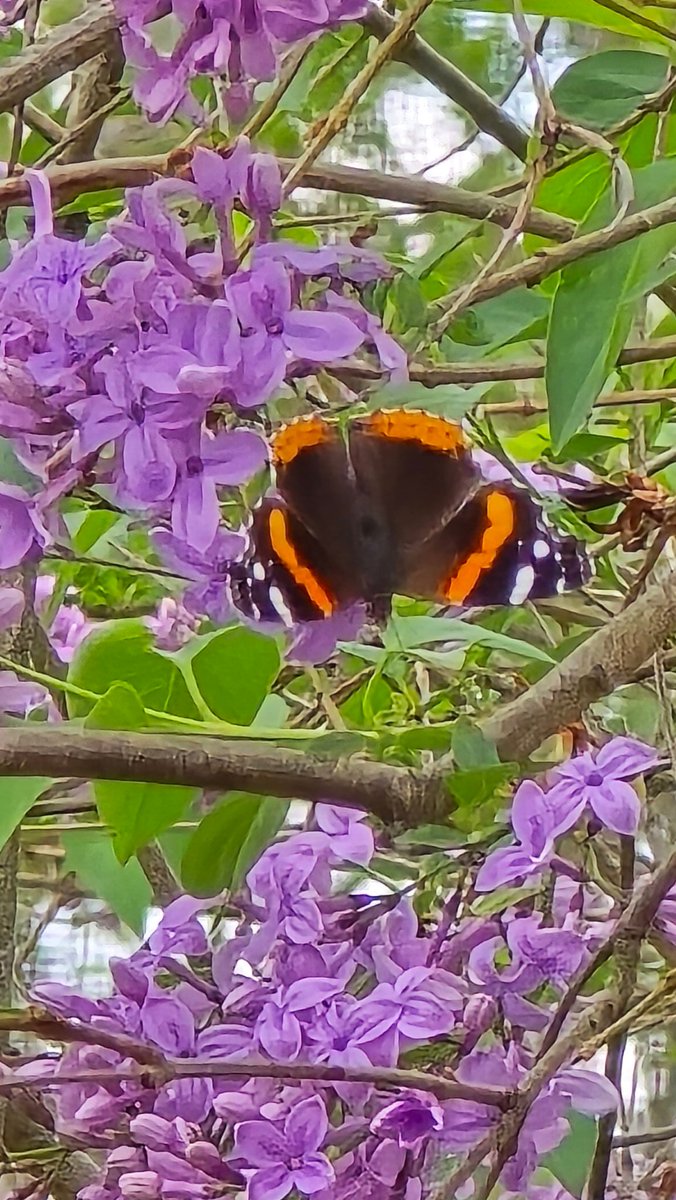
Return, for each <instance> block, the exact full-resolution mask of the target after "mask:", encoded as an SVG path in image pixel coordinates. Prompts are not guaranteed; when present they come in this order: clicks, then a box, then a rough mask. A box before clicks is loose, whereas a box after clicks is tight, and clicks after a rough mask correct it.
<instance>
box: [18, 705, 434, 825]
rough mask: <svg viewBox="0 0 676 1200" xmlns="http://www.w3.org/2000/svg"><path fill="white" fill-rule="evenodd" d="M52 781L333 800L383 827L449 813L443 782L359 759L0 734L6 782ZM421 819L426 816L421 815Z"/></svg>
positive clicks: (188, 741)
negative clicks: (115, 782) (181, 786)
mask: <svg viewBox="0 0 676 1200" xmlns="http://www.w3.org/2000/svg"><path fill="white" fill-rule="evenodd" d="M3 775H19V776H21V775H46V776H52V777H54V778H57V777H71V776H72V777H74V778H78V779H116V780H121V781H124V782H129V783H172V784H184V785H186V786H188V787H199V788H213V789H216V790H219V791H232V790H234V791H243V792H252V793H255V794H262V795H271V796H279V797H287V796H288V797H295V798H296V799H300V800H322V799H330V800H332V801H334V802H336V803H340V804H346V805H348V806H350V805H351V806H354V807H359V808H363V809H365V810H366V811H367V812H370V813H372V814H373V815H374V816H376V817H378V818H379V819H380V820H381V821H383V822H385V823H387V824H389V823H391V822H392V821H393V820H402V819H404V820H405V819H415V818H416V817H417V819H418V820H420V819H422V817H423V816H424V818H425V820H430V819H432V817H433V815H434V813H435V812H436V814H437V817H439V816H440V814H441V813H443V811H444V809H445V808H446V809H447V806H448V800H447V798H446V799H445V797H444V789H443V785H442V783H441V781H440V780H437V779H429V778H428V777H427V776H426V775H425V774H424V773H423V772H416V771H412V770H408V769H406V768H404V767H391V766H387V765H385V764H384V763H377V762H368V761H364V760H361V759H357V758H353V759H351V760H349V761H345V760H342V759H339V760H338V761H337V762H332V761H330V760H323V759H321V758H318V757H313V756H312V755H310V754H308V753H301V752H299V751H294V750H284V749H278V748H276V747H274V748H273V747H269V746H264V745H263V744H261V743H260V742H241V743H239V742H238V743H236V744H234V743H230V742H226V741H223V740H220V739H217V738H207V737H204V738H202V737H184V736H176V735H174V734H168V735H166V734H160V733H126V732H110V731H107V730H85V729H77V728H68V727H66V726H64V725H61V726H47V725H45V726H42V727H39V728H38V726H37V725H32V726H26V727H21V728H19V727H16V726H14V727H12V728H7V729H0V776H3ZM419 814H420V815H419Z"/></svg>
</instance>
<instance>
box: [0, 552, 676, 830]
mask: <svg viewBox="0 0 676 1200" xmlns="http://www.w3.org/2000/svg"><path fill="white" fill-rule="evenodd" d="M674 630H676V571H673V572H672V573H671V574H670V575H669V577H668V578H667V580H666V581H665V582H664V583H661V584H655V585H654V586H653V587H652V588H650V589H649V590H648V591H646V593H645V595H643V596H642V597H641V598H640V599H639V600H637V601H635V603H634V604H633V605H632V606H631V607H630V608H628V609H626V610H625V611H624V612H622V613H619V614H618V615H617V616H615V617H613V618H612V620H610V621H609V622H608V624H607V625H605V626H604V628H603V629H599V630H598V631H597V632H596V633H594V634H592V636H591V637H590V638H589V639H588V640H587V641H586V642H584V643H583V644H582V645H581V646H579V647H578V648H577V649H576V650H574V651H573V653H572V654H570V655H569V656H568V658H567V659H565V660H564V662H563V663H561V664H559V665H557V666H556V667H554V668H553V669H552V670H551V671H550V672H549V673H548V674H547V675H545V676H544V678H543V679H541V680H540V681H539V682H538V683H537V684H535V685H534V686H533V687H531V688H530V689H529V691H527V692H525V693H524V695H523V696H520V697H519V698H518V699H517V700H514V701H513V702H512V703H511V704H508V705H506V706H505V707H504V708H502V709H500V710H499V711H498V712H496V713H495V714H494V715H493V716H492V717H489V718H488V719H487V720H486V721H484V722H483V729H484V732H485V733H486V736H487V737H489V738H490V739H491V740H492V741H493V742H494V743H495V744H496V746H497V749H498V752H499V753H500V754H501V755H502V757H504V758H511V759H518V758H526V757H527V756H528V755H529V754H530V753H531V752H532V751H533V750H535V749H536V748H537V747H538V746H539V745H541V743H542V742H543V741H545V739H546V738H548V737H550V736H551V735H552V734H554V733H556V732H557V731H558V730H559V729H561V728H563V727H565V726H566V725H569V724H571V723H572V722H574V721H576V720H578V718H579V717H580V715H581V713H582V712H584V710H585V709H586V708H587V707H588V706H589V705H590V704H592V703H593V702H594V701H595V700H598V699H600V698H601V697H602V696H605V695H608V693H609V692H612V691H613V690H614V689H615V688H617V687H621V686H622V685H623V684H625V683H628V682H630V681H631V679H632V678H633V675H634V672H635V671H636V670H637V669H638V668H639V667H640V666H642V664H643V663H644V662H645V661H646V660H647V659H648V658H650V657H651V655H652V654H654V652H655V650H657V649H658V648H659V647H660V646H661V645H662V644H663V643H664V642H665V641H666V640H667V639H668V638H669V637H670V636H671V634H672V633H673V632H674ZM452 767H453V763H452V760H451V758H450V756H448V755H446V756H444V757H443V758H441V759H440V760H439V761H438V762H437V763H436V765H435V767H434V768H433V769H432V770H428V771H423V770H419V771H415V770H410V769H408V768H406V767H397V766H389V765H387V764H385V763H378V762H369V761H367V760H363V759H359V758H352V759H350V760H349V761H344V760H342V759H338V760H337V761H335V762H332V761H329V760H325V759H322V758H320V757H317V756H314V755H312V754H309V753H307V752H305V753H301V752H299V751H296V750H286V749H282V748H279V747H271V746H268V745H264V744H262V743H260V742H255V741H251V742H237V743H232V742H228V741H226V740H224V739H219V738H210V737H199V736H195V737H189V736H188V737H186V736H178V735H174V734H169V735H167V734H161V733H127V732H112V731H108V730H88V729H79V728H70V727H68V726H66V725H62V726H60V727H59V726H48V725H45V726H37V725H31V726H23V727H18V726H13V727H12V728H7V729H0V776H3V775H11V776H14V775H17V776H25V775H46V776H51V777H53V778H77V779H116V780H121V781H127V782H130V783H143V782H145V783H173V784H184V785H187V786H189V787H200V788H215V789H218V790H220V791H228V790H236V791H244V792H252V793H254V794H263V795H270V796H279V797H296V798H298V799H301V800H309V801H316V800H323V799H331V800H333V801H334V802H335V803H339V804H345V805H348V806H350V805H351V806H354V807H359V808H363V809H364V810H365V811H367V812H370V813H372V814H373V815H374V816H375V817H377V818H378V819H379V820H381V821H383V822H384V823H386V824H391V823H392V822H393V821H404V822H409V823H410V824H412V825H419V824H424V823H426V822H429V821H434V820H435V819H436V820H441V819H443V816H444V814H447V813H448V811H449V798H448V795H447V793H446V789H445V787H444V775H445V774H446V773H447V772H448V771H450V770H452Z"/></svg>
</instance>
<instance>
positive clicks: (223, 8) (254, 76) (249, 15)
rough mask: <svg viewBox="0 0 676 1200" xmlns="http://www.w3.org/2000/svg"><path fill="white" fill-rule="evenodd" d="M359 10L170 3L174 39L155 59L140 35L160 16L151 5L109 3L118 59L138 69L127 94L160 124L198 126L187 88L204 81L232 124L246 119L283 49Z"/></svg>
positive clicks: (328, 5)
mask: <svg viewBox="0 0 676 1200" xmlns="http://www.w3.org/2000/svg"><path fill="white" fill-rule="evenodd" d="M365 8H366V3H365V0H207V2H206V3H203V4H201V5H197V4H195V3H194V0H174V2H173V4H172V5H170V11H171V12H172V14H173V16H174V18H175V19H176V21H177V22H178V34H177V36H176V40H175V43H174V46H173V48H172V49H171V50H170V51H169V52H168V53H160V52H159V51H158V50H156V49H155V47H154V45H153V43H152V39H151V34H150V33H149V32H148V30H149V27H150V26H152V23H153V22H154V21H155V20H156V19H157V17H159V16H160V15H162V13H163V12H164V11H165V9H164V8H163V6H162V5H161V4H160V3H159V0H144V2H143V3H142V4H141V5H134V4H132V3H130V0H117V3H116V10H117V12H118V15H119V16H120V18H121V19H122V22H123V25H122V37H123V45H124V50H125V54H126V57H127V59H128V61H129V62H130V63H131V64H132V65H134V66H135V67H136V68H137V69H138V74H137V78H136V82H135V87H134V95H135V98H136V100H137V102H138V103H139V104H140V105H141V106H142V107H143V108H144V109H145V111H146V115H147V116H148V118H149V119H150V120H151V121H167V120H168V119H169V118H170V117H171V116H173V114H174V113H176V112H178V111H182V112H184V113H185V114H186V115H187V116H189V117H191V118H192V119H193V120H196V121H198V122H199V121H200V119H201V117H202V113H201V109H200V106H199V105H198V104H197V103H196V102H195V101H194V99H193V97H192V94H191V92H190V87H189V85H190V81H191V79H193V78H195V77H198V76H202V75H207V76H211V77H212V78H213V79H214V80H215V81H216V82H217V83H218V85H219V87H220V89H221V90H222V91H223V99H224V103H225V107H226V111H227V112H228V115H229V116H230V118H231V119H232V120H234V121H235V122H236V123H239V122H241V121H242V120H243V119H244V117H245V116H246V112H247V109H248V108H249V105H250V103H251V99H252V96H253V89H254V86H255V85H256V83H259V82H262V81H266V80H270V79H273V78H274V75H275V72H276V70H277V67H278V63H279V61H280V58H281V55H282V53H283V51H284V50H285V48H286V47H287V46H289V45H293V43H295V42H300V41H304V40H305V39H307V38H313V37H316V36H317V35H318V34H319V33H321V32H322V30H324V29H328V28H331V27H332V26H334V25H336V24H338V23H340V22H342V21H351V20H356V19H358V18H359V17H361V16H362V15H363V13H364V11H365Z"/></svg>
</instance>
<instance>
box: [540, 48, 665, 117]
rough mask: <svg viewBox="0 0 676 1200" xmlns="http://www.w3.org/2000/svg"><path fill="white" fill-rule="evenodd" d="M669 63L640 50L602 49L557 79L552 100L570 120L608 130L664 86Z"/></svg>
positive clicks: (660, 55)
mask: <svg viewBox="0 0 676 1200" xmlns="http://www.w3.org/2000/svg"><path fill="white" fill-rule="evenodd" d="M668 68H669V60H668V58H666V57H665V56H664V55H662V54H648V53H647V52H646V51H641V50H604V51H602V53H600V54H590V55H589V56H588V57H587V58H581V59H580V60H579V61H578V62H574V63H572V64H571V66H569V67H568V68H567V70H565V71H564V72H563V74H562V75H561V76H560V77H559V78H558V79H557V81H556V83H555V84H554V87H553V88H552V100H553V101H554V104H555V105H556V108H557V110H558V112H560V113H562V114H563V116H564V117H568V118H569V119H570V120H571V121H576V122H578V123H580V124H582V125H593V126H596V127H597V128H598V129H607V128H608V127H609V126H610V125H615V124H617V123H618V122H619V121H623V120H624V118H625V117H628V116H629V115H630V113H633V112H634V111H635V110H636V109H637V108H638V107H639V106H640V105H641V104H642V102H643V100H644V99H645V97H646V96H649V95H651V94H652V93H653V92H657V91H659V90H660V88H661V87H662V85H663V84H664V82H665V80H666V77H667V71H668Z"/></svg>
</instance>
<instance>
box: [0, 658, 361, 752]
mask: <svg viewBox="0 0 676 1200" xmlns="http://www.w3.org/2000/svg"><path fill="white" fill-rule="evenodd" d="M0 667H7V668H8V669H9V670H10V671H14V672H16V674H17V675H20V676H21V677H22V678H24V679H32V680H33V681H34V682H35V683H41V684H42V685H43V686H44V687H46V688H47V689H48V690H49V691H51V690H53V689H56V690H57V691H62V692H65V693H66V694H67V695H70V696H77V697H78V699H80V700H89V701H90V702H91V703H92V704H98V702H99V700H101V699H103V696H102V695H101V693H99V692H92V691H89V689H88V688H81V687H78V686H77V684H75V683H69V682H68V680H67V679H57V678H56V677H55V676H53V675H45V674H43V672H42V671H34V670H33V669H32V668H31V667H24V666H22V664H21V663H16V662H13V661H12V659H11V658H5V657H4V655H0ZM143 712H144V714H145V716H146V717H149V718H151V719H152V720H153V721H161V722H162V723H163V724H168V725H170V726H172V727H173V728H175V729H179V730H186V731H191V732H194V733H199V734H201V735H202V736H207V737H222V738H246V739H247V741H275V742H280V741H284V742H306V741H310V740H316V739H317V738H322V737H326V736H327V735H328V734H332V733H333V732H334V731H333V730H332V729H264V728H261V727H259V726H255V725H246V726H245V725H232V724H231V723H230V722H229V721H195V720H193V719H192V717H179V716H177V715H175V714H174V713H166V712H158V711H157V710H156V709H154V708H146V707H145V706H143ZM211 715H212V716H213V714H211ZM362 736H364V737H375V736H377V735H376V734H369V733H368V732H364V733H363V734H362Z"/></svg>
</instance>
